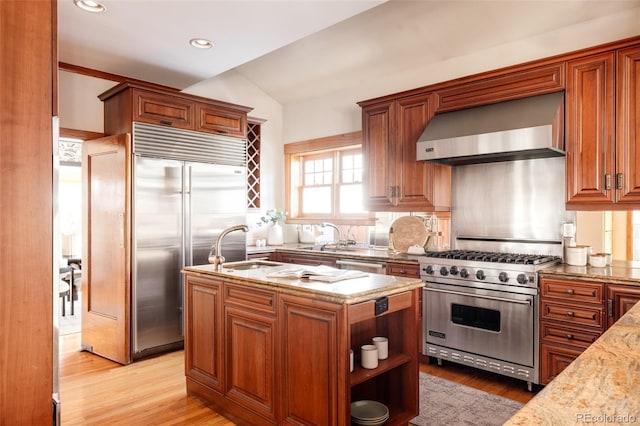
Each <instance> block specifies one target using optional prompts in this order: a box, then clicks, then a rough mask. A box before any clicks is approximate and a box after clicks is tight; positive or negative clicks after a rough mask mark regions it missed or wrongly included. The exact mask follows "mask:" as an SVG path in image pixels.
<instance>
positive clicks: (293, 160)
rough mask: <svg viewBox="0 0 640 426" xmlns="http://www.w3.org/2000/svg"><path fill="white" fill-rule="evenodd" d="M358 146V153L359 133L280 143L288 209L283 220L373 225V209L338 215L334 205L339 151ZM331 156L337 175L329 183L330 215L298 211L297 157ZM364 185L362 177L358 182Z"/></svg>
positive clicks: (299, 176) (299, 175) (299, 166)
mask: <svg viewBox="0 0 640 426" xmlns="http://www.w3.org/2000/svg"><path fill="white" fill-rule="evenodd" d="M354 149H360V150H361V152H362V132H360V131H358V132H352V133H346V134H342V135H336V136H328V137H323V138H318V139H310V140H306V141H301V142H293V143H289V144H286V145H284V156H285V202H286V205H287V209H288V213H289V214H288V219H287V223H297V224H317V223H319V222H324V221H327V222H332V223H335V224H337V225H340V224H349V225H373V224H374V223H375V215H374V213H373V212H366V213H359V214H340V213H339V212H336V209H337V207H336V206H338V198H339V193H338V191H337V190H338V189H339V188H340V185H341V182H342V177H341V176H340V172H341V167H342V164H341V158H340V156H339V152H344V151H350V150H351V151H352V150H354ZM328 153H330V155H332V158H333V159H334V165H333V173H334V176H335V177H336V178H337V180H335V181H334V182H333V183H332V185H331V186H332V197H333V200H332V203H333V206H332V209H331V213H330V214H306V215H305V214H302V211H301V198H302V194H301V193H302V188H303V186H301V185H300V183H301V181H302V176H303V173H302V162H301V160H302V159H303V158H305V157H309V156H322V155H323V154H328ZM362 186H363V190H364V187H365V182H364V176H363V182H362Z"/></svg>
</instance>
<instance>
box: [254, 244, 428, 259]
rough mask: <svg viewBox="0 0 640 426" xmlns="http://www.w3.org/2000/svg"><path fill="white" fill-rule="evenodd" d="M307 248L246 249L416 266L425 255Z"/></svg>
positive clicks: (284, 245)
mask: <svg viewBox="0 0 640 426" xmlns="http://www.w3.org/2000/svg"><path fill="white" fill-rule="evenodd" d="M309 247H313V244H304V243H287V244H283V245H281V246H266V247H256V246H249V247H247V254H257V253H272V252H274V251H276V250H277V251H292V252H296V253H300V254H309V255H314V256H328V257H329V256H331V257H335V256H340V257H341V258H351V259H368V260H378V261H383V262H390V261H393V262H400V263H413V264H417V263H418V261H419V259H420V258H424V257H425V255H424V254H423V255H415V254H407V253H402V252H397V251H392V250H388V249H387V248H384V247H380V248H377V247H376V248H371V247H355V248H350V249H345V250H333V249H330V250H326V251H320V250H310V249H309Z"/></svg>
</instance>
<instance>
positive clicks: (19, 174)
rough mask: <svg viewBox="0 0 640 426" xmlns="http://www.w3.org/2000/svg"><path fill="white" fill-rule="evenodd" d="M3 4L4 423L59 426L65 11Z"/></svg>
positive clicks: (0, 284)
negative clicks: (59, 35)
mask: <svg viewBox="0 0 640 426" xmlns="http://www.w3.org/2000/svg"><path fill="white" fill-rule="evenodd" d="M37 6H38V7H34V2H32V1H26V0H25V1H4V0H3V1H0V40H1V42H2V43H1V44H2V48H1V49H0V70H2V71H0V72H1V75H0V94H1V99H0V120H1V125H0V141H1V142H0V241H2V243H1V245H0V247H1V248H0V271H2V279H1V280H0V292H1V294H2V296H1V297H0V423H1V424H7V425H9V424H10V425H36V424H37V425H50V424H52V418H53V416H52V392H53V376H54V375H53V363H54V357H53V352H54V348H53V306H54V303H56V302H59V299H58V298H57V297H55V298H54V295H53V245H52V240H53V207H52V206H53V199H52V194H53V191H52V188H53V186H52V185H53V161H52V159H53V144H52V140H53V137H52V128H53V125H52V115H53V112H54V110H55V108H54V103H56V98H55V97H54V96H53V94H54V91H55V85H54V84H53V78H54V75H55V71H54V69H53V68H54V67H53V64H54V62H56V61H57V58H55V57H54V56H55V53H54V52H55V50H54V49H52V47H55V40H56V36H55V33H56V26H55V21H56V19H55V18H56V10H57V8H56V2H55V1H51V2H44V1H43V2H39V3H38V4H37Z"/></svg>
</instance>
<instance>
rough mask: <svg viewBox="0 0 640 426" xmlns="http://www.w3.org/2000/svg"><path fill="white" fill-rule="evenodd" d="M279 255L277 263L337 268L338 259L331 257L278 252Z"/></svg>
mask: <svg viewBox="0 0 640 426" xmlns="http://www.w3.org/2000/svg"><path fill="white" fill-rule="evenodd" d="M276 253H277V255H276V256H277V261H278V262H284V263H295V264H298V265H310V266H319V265H327V266H333V267H335V266H336V265H337V264H336V260H337V257H335V256H331V255H313V254H306V253H296V252H283V251H278V252H276Z"/></svg>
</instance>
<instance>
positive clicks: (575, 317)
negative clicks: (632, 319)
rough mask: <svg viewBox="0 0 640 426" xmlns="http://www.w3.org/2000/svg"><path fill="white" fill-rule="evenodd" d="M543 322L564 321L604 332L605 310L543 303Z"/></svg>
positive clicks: (541, 313)
mask: <svg viewBox="0 0 640 426" xmlns="http://www.w3.org/2000/svg"><path fill="white" fill-rule="evenodd" d="M540 319H541V320H553V321H562V322H563V323H565V324H574V325H585V326H589V327H594V328H597V329H599V330H604V308H602V307H595V306H593V307H592V306H579V305H570V304H563V303H555V302H549V301H546V300H542V301H541V309H540Z"/></svg>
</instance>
